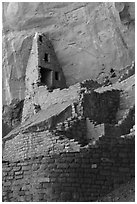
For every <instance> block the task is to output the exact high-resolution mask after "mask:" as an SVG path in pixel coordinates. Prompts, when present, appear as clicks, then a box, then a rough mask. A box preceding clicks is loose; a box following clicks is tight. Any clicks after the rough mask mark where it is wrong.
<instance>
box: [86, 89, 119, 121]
mask: <svg viewBox="0 0 137 204" xmlns="http://www.w3.org/2000/svg"><path fill="white" fill-rule="evenodd" d="M119 103H120V91H119V90H111V91H106V92H103V93H98V92H95V91H92V92H91V93H85V94H84V96H83V103H82V105H83V112H84V116H85V117H88V118H89V119H90V120H91V121H94V122H95V123H96V124H101V123H115V121H116V113H117V111H118V107H119Z"/></svg>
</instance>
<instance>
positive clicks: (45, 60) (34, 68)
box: [22, 33, 66, 122]
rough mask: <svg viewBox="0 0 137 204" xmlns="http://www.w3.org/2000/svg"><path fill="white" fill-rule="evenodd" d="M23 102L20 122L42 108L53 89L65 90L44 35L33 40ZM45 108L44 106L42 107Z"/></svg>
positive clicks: (64, 82) (61, 76)
mask: <svg viewBox="0 0 137 204" xmlns="http://www.w3.org/2000/svg"><path fill="white" fill-rule="evenodd" d="M25 85H26V91H25V100H24V107H23V115H22V122H23V121H25V120H26V119H27V118H30V117H31V116H32V115H33V114H35V110H34V109H35V107H43V104H45V100H46V99H47V97H48V96H49V92H50V94H52V91H53V90H55V89H58V88H60V89H63V88H66V81H65V77H64V74H63V71H62V68H61V66H60V65H59V62H58V60H57V57H56V54H55V51H54V48H53V46H52V44H51V42H50V40H49V38H48V36H47V35H45V34H39V33H36V34H35V36H34V38H33V43H32V49H31V52H30V56H29V60H28V64H27V68H26V77H25ZM44 107H45V108H46V104H45V105H44Z"/></svg>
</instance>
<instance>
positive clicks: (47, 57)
mask: <svg viewBox="0 0 137 204" xmlns="http://www.w3.org/2000/svg"><path fill="white" fill-rule="evenodd" d="M44 60H45V62H49V55H48V54H47V53H45V55H44Z"/></svg>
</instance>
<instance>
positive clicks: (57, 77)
mask: <svg viewBox="0 0 137 204" xmlns="http://www.w3.org/2000/svg"><path fill="white" fill-rule="evenodd" d="M55 80H57V81H59V80H60V74H59V72H55Z"/></svg>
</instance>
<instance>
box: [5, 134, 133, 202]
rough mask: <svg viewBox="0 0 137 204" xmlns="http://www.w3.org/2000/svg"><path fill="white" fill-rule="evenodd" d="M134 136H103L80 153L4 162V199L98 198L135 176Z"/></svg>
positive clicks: (85, 199) (76, 199)
mask: <svg viewBox="0 0 137 204" xmlns="http://www.w3.org/2000/svg"><path fill="white" fill-rule="evenodd" d="M134 142H135V141H134V136H133V137H128V136H127V137H125V138H122V137H111V136H107V137H106V136H103V137H100V139H99V141H98V142H97V143H96V144H95V145H92V146H90V145H89V146H85V147H82V148H81V149H80V151H79V152H77V151H75V152H73V151H72V152H71V151H70V152H62V151H60V152H58V153H55V152H54V154H52V155H51V154H48V153H47V154H46V155H42V154H41V155H39V156H37V157H36V156H35V157H31V158H28V159H23V160H18V161H14V162H9V161H3V201H10V202H13V201H14V202H15V201H18V202H20V201H25V202H31V201H35V202H40V201H45V202H46V201H95V200H97V199H98V198H99V197H101V196H104V195H105V194H106V193H108V192H110V191H111V190H113V189H115V188H117V187H118V186H119V185H120V184H122V183H124V182H127V181H128V180H129V179H131V178H132V177H134V175H135V165H134V164H135V161H134V157H135V148H134V144H135V143H134Z"/></svg>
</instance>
